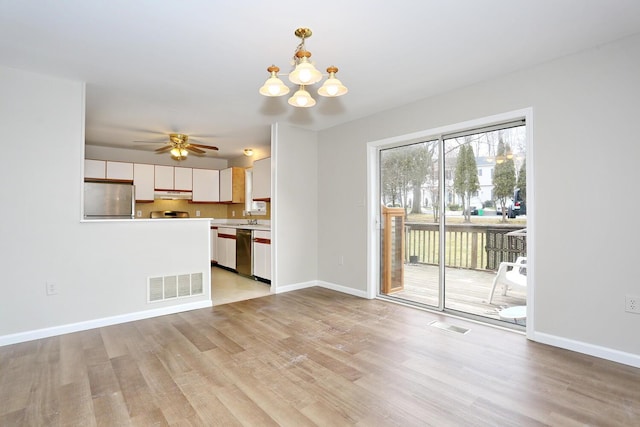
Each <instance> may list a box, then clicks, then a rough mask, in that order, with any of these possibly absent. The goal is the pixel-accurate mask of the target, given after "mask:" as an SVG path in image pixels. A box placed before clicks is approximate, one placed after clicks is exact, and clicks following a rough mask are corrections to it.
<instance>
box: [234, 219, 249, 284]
mask: <svg viewBox="0 0 640 427" xmlns="http://www.w3.org/2000/svg"><path fill="white" fill-rule="evenodd" d="M251 235H252V231H251V230H246V229H244V228H238V230H237V231H236V271H237V272H238V274H240V275H242V276H246V277H252V276H253V260H252V259H251V246H252V238H251Z"/></svg>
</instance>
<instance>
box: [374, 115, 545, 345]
mask: <svg viewBox="0 0 640 427" xmlns="http://www.w3.org/2000/svg"><path fill="white" fill-rule="evenodd" d="M518 119H524V120H525V123H526V138H527V163H526V169H527V202H528V203H527V265H528V268H527V279H528V281H529V282H530V283H532V284H534V283H535V252H536V251H535V248H536V246H535V210H536V204H535V190H534V186H535V177H534V173H533V164H534V159H535V156H534V149H533V147H534V144H533V109H532V108H525V109H522V110H515V111H510V112H507V113H502V114H497V115H493V116H488V117H483V118H479V119H475V120H470V121H466V122H462V123H456V124H453V125H447V126H442V127H438V128H433V129H427V130H424V131H419V132H414V133H411V134H405V135H399V136H395V137H391V138H385V139H381V140H377V141H371V142H368V143H367V206H368V209H367V224H368V227H367V297H368V298H370V299H373V298H377V297H378V295H379V290H380V265H381V264H380V262H381V260H380V230H381V218H380V200H381V197H380V184H379V183H380V150H381V149H383V148H385V149H386V148H393V147H400V146H404V145H408V144H411V143H416V142H425V141H435V140H438V144H440V145H441V144H442V143H443V142H442V137H443V135H450V134H456V133H459V132H466V131H469V130H472V129H477V128H486V127H489V126H494V125H500V124H503V123H508V122H513V121H515V120H518ZM439 148H440V149H442V147H439ZM438 162H440V175H443V174H444V168H443V167H442V163H443V162H444V158H443V156H442V155H440V156H439V158H438ZM439 179H440V183H442V182H444V181H443V180H442V179H443V177H442V176H440V177H439ZM440 187H441V188H440V205H441V206H440V208H441V209H442V205H443V204H444V203H445V200H444V196H443V193H444V186H442V185H441V186H440ZM441 212H444V210H441ZM445 222H446V220H444V221H441V224H440V227H441V228H444V227H445V226H446V224H445ZM444 239H445V236H444V233H440V247H441V248H444ZM443 256H444V255H443V252H442V251H441V253H440V254H439V258H440V259H442V257H443ZM444 269H445V266H444V262H442V261H441V262H440V266H439V270H440V281H439V291H440V295H439V304H438V313H443V314H447V312H446V311H444V280H442V277H444V276H443V274H444ZM534 293H535V287H534V286H527V322H526V331H527V337H528V338H530V339H531V338H532V337H533V331H535V327H534V325H535V317H534V315H535V310H534V306H535V298H534ZM424 309H426V310H428V308H424Z"/></svg>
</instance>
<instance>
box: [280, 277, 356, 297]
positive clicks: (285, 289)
mask: <svg viewBox="0 0 640 427" xmlns="http://www.w3.org/2000/svg"><path fill="white" fill-rule="evenodd" d="M314 286H320V287H321V288H326V289H331V290H332V291H337V292H342V293H343V294H349V295H353V296H356V297H360V298H367V291H360V290H357V289H353V288H349V287H347V286H342V285H337V284H335V283H330V282H324V281H322V280H310V281H308V282H302V283H294V284H293V285H287V286H280V287H278V288H277V289H276V293H277V294H280V293H284V292H291V291H297V290H299V289H306V288H312V287H314Z"/></svg>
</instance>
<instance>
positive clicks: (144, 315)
mask: <svg viewBox="0 0 640 427" xmlns="http://www.w3.org/2000/svg"><path fill="white" fill-rule="evenodd" d="M212 306H213V304H212V302H211V300H205V301H197V302H191V303H187V304H180V305H172V306H168V307H162V308H155V309H153V310H145V311H138V312H135V313H127V314H121V315H117V316H111V317H103V318H101V319H93V320H87V321H84V322H77V323H69V324H67V325H60V326H53V327H51V328H44V329H36V330H34V331H26V332H19V333H17V334H10V335H3V336H0V347H1V346H5V345H10V344H17V343H21V342H26V341H33V340H38V339H41V338H49V337H54V336H57V335H64V334H69V333H72V332H79V331H86V330H88V329H94V328H101V327H103V326H111V325H117V324H119V323H126V322H132V321H134V320H142V319H149V318H151V317H158V316H164V315H167V314H175V313H181V312H183V311H190V310H196V309H199V308H207V307H212Z"/></svg>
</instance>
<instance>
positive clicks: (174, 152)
mask: <svg viewBox="0 0 640 427" xmlns="http://www.w3.org/2000/svg"><path fill="white" fill-rule="evenodd" d="M169 153H171V157H173V158H174V159H176V160H182V159H183V158H186V157H187V155H188V154H189V152H188V151H187V150H186V149H184V148H181V147H173V148H172V149H171V151H169Z"/></svg>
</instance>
